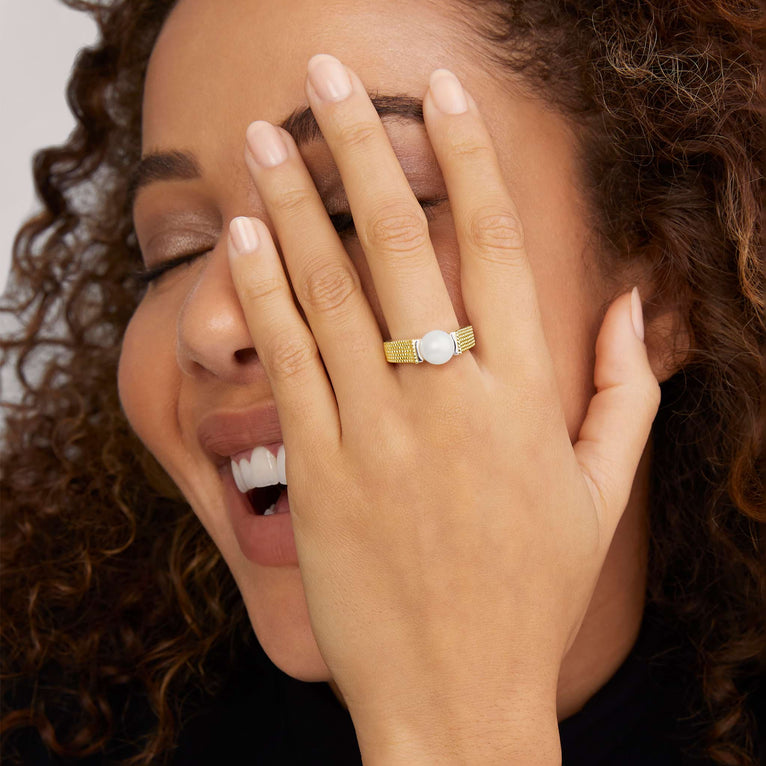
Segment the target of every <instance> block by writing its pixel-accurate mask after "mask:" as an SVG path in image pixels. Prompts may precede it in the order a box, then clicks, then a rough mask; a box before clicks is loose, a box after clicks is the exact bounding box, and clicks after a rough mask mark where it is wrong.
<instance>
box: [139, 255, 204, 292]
mask: <svg viewBox="0 0 766 766" xmlns="http://www.w3.org/2000/svg"><path fill="white" fill-rule="evenodd" d="M209 252H210V248H208V249H207V250H197V251H195V252H193V253H184V254H182V255H177V256H175V257H174V258H168V259H167V260H164V261H162V262H160V263H158V264H157V265H156V266H151V267H143V268H140V269H136V271H134V272H133V274H132V277H133V279H134V280H135V281H136V282H137V283H138V285H139V286H141V287H147V286H148V285H150V284H151V283H152V282H156V281H157V280H158V279H159V278H160V277H161V276H163V275H164V274H165V273H167V272H168V271H170V270H171V269H176V268H179V267H180V266H189V265H190V264H191V263H192V262H193V261H196V260H197V258H199V257H200V256H202V255H205V254H207V253H209Z"/></svg>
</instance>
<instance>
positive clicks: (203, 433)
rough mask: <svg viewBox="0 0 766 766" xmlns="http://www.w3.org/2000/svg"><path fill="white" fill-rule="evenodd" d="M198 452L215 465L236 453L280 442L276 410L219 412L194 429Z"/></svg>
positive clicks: (263, 407) (272, 406) (271, 405)
mask: <svg viewBox="0 0 766 766" xmlns="http://www.w3.org/2000/svg"><path fill="white" fill-rule="evenodd" d="M197 439H198V441H199V443H200V445H201V447H202V449H203V450H204V451H205V452H206V453H207V454H208V455H210V456H211V457H212V458H213V460H214V461H215V462H216V464H218V465H223V464H225V462H226V459H227V458H229V457H231V456H232V455H235V454H236V453H237V452H242V451H243V450H247V449H252V448H253V447H257V446H259V445H261V444H273V443H274V442H281V441H282V429H281V428H280V426H279V417H278V415H277V407H276V405H275V404H274V403H273V402H270V403H268V404H264V405H261V406H259V407H251V408H249V409H247V410H219V411H217V412H213V413H211V414H210V415H206V416H205V417H204V418H203V419H202V420H201V421H200V423H199V425H198V426H197Z"/></svg>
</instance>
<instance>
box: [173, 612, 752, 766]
mask: <svg viewBox="0 0 766 766" xmlns="http://www.w3.org/2000/svg"><path fill="white" fill-rule="evenodd" d="M666 643H667V642H666V637H665V634H664V631H663V628H662V625H661V624H660V623H659V622H658V621H657V620H656V619H655V618H653V617H652V616H651V615H647V616H645V618H644V622H643V625H642V628H641V631H640V634H639V637H638V640H637V641H636V644H635V646H634V648H633V650H632V651H631V653H630V655H629V656H628V657H627V659H626V660H625V662H624V663H623V664H622V665H621V666H620V668H619V669H618V670H617V672H616V673H615V675H614V676H612V678H611V679H610V680H609V681H608V682H607V684H606V685H605V686H603V687H602V688H601V689H600V690H599V691H598V692H597V693H596V694H595V695H594V696H593V697H592V698H591V699H590V700H589V701H588V702H587V704H586V705H585V706H584V707H583V708H582V709H581V710H580V711H579V712H578V713H576V714H575V715H573V716H571V717H570V718H567V719H566V720H564V721H562V722H561V723H560V724H559V732H560V735H561V748H562V754H563V762H564V766H581V765H582V766H586V765H587V766H679V765H683V766H702V765H703V764H706V763H708V762H707V761H704V760H694V759H693V758H692V757H690V756H688V755H686V754H685V750H686V748H687V746H688V745H689V744H690V743H693V742H694V740H695V736H697V732H696V731H695V730H694V729H693V727H692V725H691V724H690V723H689V722H688V718H687V720H686V722H684V719H685V717H686V716H685V713H684V702H683V693H682V690H681V689H680V688H679V686H678V679H677V677H676V676H675V674H674V673H673V672H672V671H669V670H668V668H667V667H665V666H663V665H660V664H659V663H658V662H656V661H654V660H653V658H654V657H656V656H657V655H658V654H659V653H661V652H662V650H663V647H664V646H665V644H666ZM254 681H255V678H254V676H253V675H252V674H247V673H245V674H243V675H241V676H240V677H239V678H238V679H237V680H236V681H235V682H233V683H232V684H231V686H230V687H229V689H228V690H227V692H226V693H225V694H224V695H222V699H221V701H220V703H219V704H218V706H217V707H216V708H215V709H214V710H212V711H211V712H210V713H209V714H208V715H206V716H204V717H200V718H199V719H197V720H196V721H193V722H192V723H191V724H190V725H188V726H187V728H186V730H185V733H184V735H183V737H182V740H181V745H180V747H179V750H178V751H177V754H176V758H175V760H174V761H173V763H174V764H177V765H178V766H203V764H204V766H213V764H222V763H225V764H227V765H228V764H232V765H234V764H253V763H257V764H263V765H264V766H266V765H267V764H274V765H275V766H276V765H282V764H311V765H312V766H314V765H317V766H318V765H319V764H328V766H329V765H330V764H332V765H333V766H345V765H346V764H355V765H358V764H360V763H361V759H360V756H359V750H358V748H357V745H356V738H355V736H354V729H353V726H352V724H351V719H350V717H349V715H348V713H347V712H346V711H345V710H344V709H343V707H342V706H341V705H340V704H339V702H338V700H337V699H336V698H335V695H334V694H333V693H332V691H331V690H330V688H329V686H327V685H326V684H318V683H317V684H309V683H302V682H300V681H295V680H294V679H292V678H290V677H289V676H286V675H285V674H283V673H281V672H280V671H279V670H277V669H276V668H274V666H273V665H270V664H269V666H267V668H265V669H264V670H263V671H262V678H261V681H260V683H257V682H256V683H254ZM263 684H265V686H266V688H264V686H263ZM754 704H755V706H756V707H755V709H756V713H757V716H758V719H759V724H760V726H759V735H760V740H761V749H760V752H761V761H762V763H764V764H766V743H764V740H766V694H761V695H760V697H759V698H758V699H757V700H754Z"/></svg>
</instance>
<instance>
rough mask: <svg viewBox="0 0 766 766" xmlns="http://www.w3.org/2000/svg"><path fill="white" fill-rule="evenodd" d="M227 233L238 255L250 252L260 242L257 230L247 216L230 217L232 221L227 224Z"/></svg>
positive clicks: (255, 248) (256, 247)
mask: <svg viewBox="0 0 766 766" xmlns="http://www.w3.org/2000/svg"><path fill="white" fill-rule="evenodd" d="M229 234H230V235H231V241H232V244H233V245H234V249H235V250H236V251H237V254H238V255H244V254H245V253H252V252H253V251H254V250H257V249H258V244H259V242H260V239H259V238H258V232H257V231H256V229H255V226H254V225H253V222H252V221H251V220H250V219H249V218H245V217H244V216H240V217H239V218H234V219H232V222H231V223H230V224H229Z"/></svg>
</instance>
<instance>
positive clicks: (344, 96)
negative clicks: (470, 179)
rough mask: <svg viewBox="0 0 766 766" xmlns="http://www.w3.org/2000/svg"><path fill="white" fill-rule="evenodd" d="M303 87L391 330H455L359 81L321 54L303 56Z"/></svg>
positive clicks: (422, 229) (423, 231)
mask: <svg viewBox="0 0 766 766" xmlns="http://www.w3.org/2000/svg"><path fill="white" fill-rule="evenodd" d="M306 94H307V97H308V100H309V104H310V106H311V109H312V111H313V113H314V116H315V118H316V120H317V123H318V124H319V126H320V128H321V130H322V134H323V135H324V137H325V140H326V141H327V144H328V146H329V148H330V151H331V152H332V155H333V158H334V160H335V164H336V165H337V167H338V171H339V173H340V176H341V179H342V181H343V186H344V188H345V190H346V194H347V196H348V201H349V207H350V208H351V213H352V216H353V218H354V222H355V224H356V230H357V234H358V236H359V241H360V244H361V245H362V248H363V250H364V253H365V255H366V258H367V262H368V265H369V268H370V273H371V275H372V278H373V281H374V283H375V291H376V293H377V295H378V300H379V301H380V306H381V309H382V311H383V315H384V317H385V320H386V324H387V326H388V329H389V332H390V333H391V335H392V337H394V338H407V337H416V336H418V335H423V334H425V333H426V332H428V331H429V330H433V329H443V330H446V331H451V330H456V329H457V318H456V315H455V311H454V308H453V306H452V302H451V300H450V297H449V293H448V292H447V288H446V286H445V284H444V280H443V278H442V275H441V270H440V268H439V264H438V261H437V259H436V256H435V254H434V250H433V247H432V245H431V240H430V236H429V231H428V221H427V219H426V216H425V214H424V213H423V210H422V208H421V206H420V204H419V203H418V201H417V199H416V198H415V195H414V194H413V193H412V190H411V189H410V186H409V184H408V182H407V178H406V176H405V175H404V172H403V171H402V168H401V166H400V164H399V161H398V159H397V158H396V155H395V153H394V151H393V148H392V147H391V144H390V142H389V140H388V136H387V135H386V132H385V129H384V128H383V124H382V123H381V121H380V117H379V116H378V113H377V112H376V110H375V107H374V106H373V104H372V102H371V101H370V98H369V96H368V95H367V91H366V90H365V88H364V86H363V85H362V83H361V81H360V80H359V78H358V77H357V76H356V75H355V74H354V73H353V72H351V71H350V70H348V69H347V68H346V67H345V66H343V64H341V62H339V61H338V60H337V59H335V58H333V57H332V56H327V55H323V54H322V55H318V56H314V58H312V59H311V61H310V62H309V66H308V80H307V83H306Z"/></svg>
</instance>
